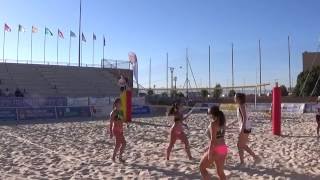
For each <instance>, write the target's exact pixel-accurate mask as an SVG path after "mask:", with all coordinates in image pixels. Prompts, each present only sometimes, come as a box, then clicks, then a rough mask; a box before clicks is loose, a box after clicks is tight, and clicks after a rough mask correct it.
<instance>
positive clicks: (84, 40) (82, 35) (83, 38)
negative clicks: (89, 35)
mask: <svg viewBox="0 0 320 180" xmlns="http://www.w3.org/2000/svg"><path fill="white" fill-rule="evenodd" d="M81 39H82V41H83V42H87V40H86V37H84V34H83V33H82V34H81Z"/></svg>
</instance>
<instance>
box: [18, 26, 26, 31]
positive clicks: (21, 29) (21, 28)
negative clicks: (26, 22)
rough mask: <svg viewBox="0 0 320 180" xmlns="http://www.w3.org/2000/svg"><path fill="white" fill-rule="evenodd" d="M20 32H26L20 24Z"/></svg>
mask: <svg viewBox="0 0 320 180" xmlns="http://www.w3.org/2000/svg"><path fill="white" fill-rule="evenodd" d="M18 31H19V32H26V29H25V28H24V27H23V26H22V25H21V24H19V28H18Z"/></svg>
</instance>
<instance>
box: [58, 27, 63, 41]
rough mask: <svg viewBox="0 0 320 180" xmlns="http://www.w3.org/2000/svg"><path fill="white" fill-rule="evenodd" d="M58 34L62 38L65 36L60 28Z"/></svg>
mask: <svg viewBox="0 0 320 180" xmlns="http://www.w3.org/2000/svg"><path fill="white" fill-rule="evenodd" d="M58 36H59V37H60V38H61V39H63V38H64V36H63V33H62V32H61V31H60V30H59V29H58Z"/></svg>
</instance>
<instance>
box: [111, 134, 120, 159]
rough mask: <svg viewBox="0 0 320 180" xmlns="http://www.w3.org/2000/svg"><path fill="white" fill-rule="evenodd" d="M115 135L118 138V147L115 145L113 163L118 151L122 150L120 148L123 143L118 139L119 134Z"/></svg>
mask: <svg viewBox="0 0 320 180" xmlns="http://www.w3.org/2000/svg"><path fill="white" fill-rule="evenodd" d="M114 135H115V138H116V145H115V147H114V150H113V155H112V161H115V159H116V156H117V153H118V151H119V149H120V146H121V141H119V138H118V137H117V136H118V134H114Z"/></svg>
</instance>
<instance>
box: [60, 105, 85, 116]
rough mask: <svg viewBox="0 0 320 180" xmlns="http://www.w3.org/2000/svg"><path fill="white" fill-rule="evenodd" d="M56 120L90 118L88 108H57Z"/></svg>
mask: <svg viewBox="0 0 320 180" xmlns="http://www.w3.org/2000/svg"><path fill="white" fill-rule="evenodd" d="M57 114H58V118H72V117H91V112H90V107H89V106H83V107H57Z"/></svg>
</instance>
